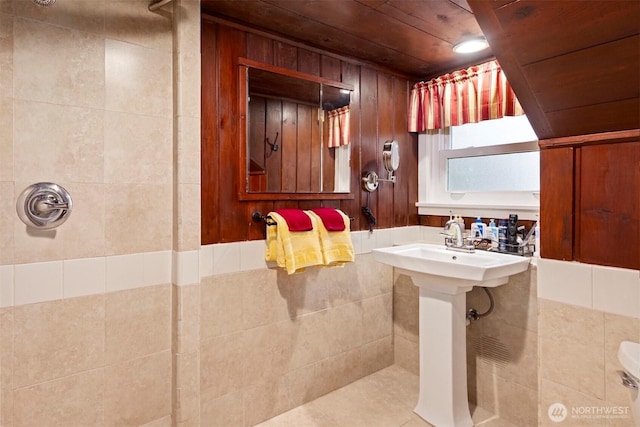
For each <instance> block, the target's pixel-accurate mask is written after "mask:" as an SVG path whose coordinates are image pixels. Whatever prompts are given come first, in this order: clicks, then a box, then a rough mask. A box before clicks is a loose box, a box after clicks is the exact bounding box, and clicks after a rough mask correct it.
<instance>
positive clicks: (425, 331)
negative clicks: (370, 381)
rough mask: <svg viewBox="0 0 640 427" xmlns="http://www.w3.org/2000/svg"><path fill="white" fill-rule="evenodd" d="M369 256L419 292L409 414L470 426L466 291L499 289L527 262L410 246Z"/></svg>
mask: <svg viewBox="0 0 640 427" xmlns="http://www.w3.org/2000/svg"><path fill="white" fill-rule="evenodd" d="M373 258H374V259H375V260H376V261H378V262H381V263H383V264H388V265H391V266H393V267H395V268H396V271H399V272H400V273H403V274H407V275H409V276H410V277H411V280H412V281H413V284H414V285H416V286H418V287H419V288H420V297H419V298H420V305H419V310H420V313H419V316H420V320H419V325H420V337H419V338H420V395H419V397H418V403H417V405H416V407H415V409H414V412H415V413H416V414H418V415H419V416H420V417H422V418H423V419H425V420H426V421H428V422H429V423H431V424H432V425H434V426H438V427H441V426H442V427H445V426H446V427H472V426H473V422H472V421H471V414H470V412H469V402H468V401H467V361H466V357H467V351H466V345H467V343H466V292H469V291H470V290H471V289H472V288H473V287H474V286H484V287H495V286H499V285H504V284H505V283H507V282H508V281H509V276H511V275H513V274H517V273H521V272H523V271H525V270H526V269H527V268H528V266H529V259H528V258H524V257H520V256H515V255H506V254H500V253H495V252H485V251H476V252H473V253H465V252H457V251H451V250H448V249H447V248H446V247H445V246H442V245H433V244H426V243H414V244H409V245H403V246H393V247H389V248H381V249H374V250H373Z"/></svg>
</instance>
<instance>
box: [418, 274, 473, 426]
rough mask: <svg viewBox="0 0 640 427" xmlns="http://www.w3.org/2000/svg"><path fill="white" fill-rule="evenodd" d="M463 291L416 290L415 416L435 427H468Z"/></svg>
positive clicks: (469, 424) (465, 302)
mask: <svg viewBox="0 0 640 427" xmlns="http://www.w3.org/2000/svg"><path fill="white" fill-rule="evenodd" d="M466 299H467V295H466V291H465V289H460V293H457V294H444V293H440V292H434V291H431V290H429V289H425V288H423V287H421V288H420V397H419V398H418V404H417V405H416V408H415V410H414V411H415V413H416V414H418V415H420V416H421V417H422V418H424V419H425V420H426V421H428V422H430V423H431V424H433V425H434V426H436V427H472V426H473V422H472V421H471V414H470V412H469V402H468V400H467V399H468V397H467V350H466V349H467V335H466V332H467V331H466V307H467V301H466Z"/></svg>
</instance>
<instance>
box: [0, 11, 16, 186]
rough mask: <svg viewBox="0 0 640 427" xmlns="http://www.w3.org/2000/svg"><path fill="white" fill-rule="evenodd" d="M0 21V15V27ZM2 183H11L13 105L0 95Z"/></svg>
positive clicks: (1, 71)
mask: <svg viewBox="0 0 640 427" xmlns="http://www.w3.org/2000/svg"><path fill="white" fill-rule="evenodd" d="M2 19H3V18H2V15H0V27H1V26H2ZM0 31H2V30H1V29H0ZM1 40H2V39H0V42H1ZM0 49H1V47H0ZM0 54H1V52H0ZM0 61H1V59H0ZM2 66H3V65H2V64H0V79H2V75H1V74H2V73H3V72H4V71H3V70H2ZM0 84H1V83H0ZM0 90H2V89H0ZM2 181H13V103H12V101H11V98H7V97H4V96H1V95H0V182H2Z"/></svg>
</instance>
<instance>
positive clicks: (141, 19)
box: [102, 0, 172, 52]
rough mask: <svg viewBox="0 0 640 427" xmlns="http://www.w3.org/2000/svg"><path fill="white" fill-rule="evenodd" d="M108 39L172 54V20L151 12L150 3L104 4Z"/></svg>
mask: <svg viewBox="0 0 640 427" xmlns="http://www.w3.org/2000/svg"><path fill="white" fill-rule="evenodd" d="M102 1H103V2H104V3H105V35H106V36H107V38H109V39H113V40H119V41H123V42H127V43H131V44H134V45H138V46H142V47H146V48H149V49H155V50H160V51H165V52H171V48H172V44H171V17H170V16H168V15H162V14H159V13H151V12H149V2H148V1H147V0H102Z"/></svg>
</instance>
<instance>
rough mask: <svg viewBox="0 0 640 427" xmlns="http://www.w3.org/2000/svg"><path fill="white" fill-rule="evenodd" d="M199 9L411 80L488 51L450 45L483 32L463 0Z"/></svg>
mask: <svg viewBox="0 0 640 427" xmlns="http://www.w3.org/2000/svg"><path fill="white" fill-rule="evenodd" d="M202 11H203V13H206V14H209V15H213V16H218V17H222V18H225V19H228V20H231V21H234V22H237V23H241V24H244V25H247V26H250V27H253V28H256V29H260V30H263V31H267V32H269V33H272V34H276V35H280V36H283V37H286V38H287V39H290V40H294V41H298V42H300V43H303V44H306V45H309V46H312V47H316V48H319V49H323V50H325V51H328V52H333V53H336V54H339V55H343V56H348V57H351V58H355V59H359V60H361V61H365V62H369V63H374V64H377V65H380V66H382V67H384V68H386V69H390V70H393V71H395V72H398V73H400V74H402V75H404V76H407V77H409V78H411V79H414V80H421V79H426V78H431V77H436V76H438V75H441V74H443V73H446V72H449V71H454V70H457V69H460V68H465V67H467V66H470V65H474V64H478V63H481V62H483V61H484V60H486V59H489V58H493V53H492V52H491V50H490V49H485V50H484V51H482V52H479V53H476V54H469V55H458V54H455V53H454V52H453V51H452V47H453V45H454V44H455V43H458V42H459V41H461V40H463V39H467V38H471V37H477V36H481V35H482V31H481V30H480V27H479V26H478V24H477V22H476V20H475V18H474V16H473V13H472V12H471V9H470V8H469V6H468V4H467V1H466V0H435V1H433V0H432V1H425V0H243V1H239V0H202Z"/></svg>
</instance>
